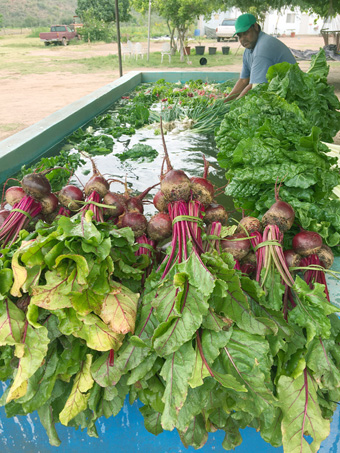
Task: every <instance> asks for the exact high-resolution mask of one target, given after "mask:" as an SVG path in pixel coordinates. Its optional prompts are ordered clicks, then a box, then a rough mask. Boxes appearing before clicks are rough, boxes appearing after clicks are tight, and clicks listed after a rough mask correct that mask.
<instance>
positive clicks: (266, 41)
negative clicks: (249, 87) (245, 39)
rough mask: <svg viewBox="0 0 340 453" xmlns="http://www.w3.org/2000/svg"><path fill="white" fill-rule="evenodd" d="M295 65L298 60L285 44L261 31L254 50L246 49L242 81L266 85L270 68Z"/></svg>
mask: <svg viewBox="0 0 340 453" xmlns="http://www.w3.org/2000/svg"><path fill="white" fill-rule="evenodd" d="M284 61H286V62H287V63H291V64H294V63H296V60H295V58H294V56H293V54H292V53H291V51H290V50H289V49H288V47H287V46H286V45H285V44H283V42H281V41H279V40H278V39H276V38H274V37H273V36H270V35H267V34H266V33H264V32H262V31H260V33H259V36H258V38H257V41H256V45H255V47H254V49H245V51H244V54H243V67H242V71H241V79H248V78H249V79H250V80H249V83H266V82H267V79H266V74H267V71H268V68H269V67H270V66H273V65H274V64H277V63H282V62H284Z"/></svg>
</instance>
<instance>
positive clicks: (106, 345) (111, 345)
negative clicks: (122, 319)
mask: <svg viewBox="0 0 340 453" xmlns="http://www.w3.org/2000/svg"><path fill="white" fill-rule="evenodd" d="M78 319H79V320H80V321H82V323H83V326H82V328H81V329H80V330H77V331H74V332H73V335H74V336H75V337H79V338H83V339H84V340H85V341H86V344H87V346H88V347H89V348H91V349H95V350H97V351H109V350H110V349H114V350H115V351H116V350H118V349H119V348H120V346H121V345H122V342H123V339H124V336H123V335H121V334H118V333H116V332H112V330H111V329H110V328H109V327H108V326H107V325H106V324H105V323H104V322H103V321H102V320H101V319H99V318H98V316H96V315H93V314H91V313H90V314H88V315H86V316H80V315H79V316H78Z"/></svg>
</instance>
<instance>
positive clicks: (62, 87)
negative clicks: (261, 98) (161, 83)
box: [0, 36, 340, 148]
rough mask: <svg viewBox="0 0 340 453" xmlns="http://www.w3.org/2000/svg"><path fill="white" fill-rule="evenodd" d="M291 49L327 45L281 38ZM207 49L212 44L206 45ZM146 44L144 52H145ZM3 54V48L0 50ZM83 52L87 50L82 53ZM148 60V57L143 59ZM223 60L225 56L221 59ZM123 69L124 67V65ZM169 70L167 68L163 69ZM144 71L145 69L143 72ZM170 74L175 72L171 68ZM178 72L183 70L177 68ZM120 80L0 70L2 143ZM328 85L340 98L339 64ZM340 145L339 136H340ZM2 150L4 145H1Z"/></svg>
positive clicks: (102, 49)
mask: <svg viewBox="0 0 340 453" xmlns="http://www.w3.org/2000/svg"><path fill="white" fill-rule="evenodd" d="M281 40H282V41H283V42H285V44H286V45H288V47H290V48H293V49H302V50H305V49H314V50H318V49H319V48H320V47H322V46H323V45H324V43H323V39H322V38H321V37H318V36H315V37H311V36H309V37H295V38H291V37H286V38H281ZM212 43H213V44H214V45H215V46H217V48H218V50H219V51H221V47H222V45H225V43H216V41H211V43H210V45H211V44H212ZM204 44H205V45H209V43H206V42H204ZM228 45H230V47H231V51H232V52H236V50H237V49H238V48H239V44H238V43H230V44H228ZM146 46H147V45H146V43H144V48H146ZM76 47H77V46H72V45H70V46H68V47H60V48H58V50H57V49H55V50H57V54H59V55H62V56H63V57H65V56H66V57H67V58H68V59H71V58H72V56H74V58H76V57H77V58H79V55H77V51H78V49H77V48H76ZM161 48H162V43H156V42H152V43H151V46H150V51H151V52H155V51H160V50H161ZM0 50H1V48H0ZM82 50H84V49H82ZM110 54H111V55H112V54H117V46H116V44H96V45H95V44H91V45H90V46H88V49H87V51H86V58H90V57H93V56H106V55H110ZM27 56H28V57H30V56H31V57H34V56H40V57H44V58H46V59H49V58H50V59H51V58H55V57H56V53H55V52H53V55H51V51H50V49H49V48H45V47H43V46H42V47H41V49H40V48H39V49H37V48H34V49H32V50H31V49H27V52H26V57H27ZM144 58H145V56H144ZM221 58H222V55H221ZM300 66H301V68H302V69H307V68H308V67H309V62H300ZM123 68H124V64H123ZM164 69H166V65H164ZM240 69H241V65H240V64H238V65H232V66H229V67H228V66H226V65H221V66H218V67H217V66H214V67H211V68H209V65H207V66H204V68H203V70H204V71H239V70H240ZM143 70H144V69H143ZM148 70H150V71H152V70H156V71H157V70H159V68H154V69H153V68H148ZM171 70H176V68H172V69H171ZM177 70H183V68H178V69H177ZM188 70H197V71H200V70H201V68H192V67H190V65H189V64H188ZM118 77H119V70H118V68H116V69H113V70H110V71H100V72H97V73H89V74H73V73H71V72H70V73H67V72H48V73H44V74H24V75H23V74H21V73H19V72H15V71H6V70H2V69H1V67H0V140H3V139H5V138H7V137H9V136H11V135H13V134H15V133H17V132H19V131H20V130H22V129H24V128H26V127H28V126H30V125H32V124H34V123H36V122H37V121H39V120H41V119H43V118H45V117H46V116H48V115H50V114H51V113H53V112H55V111H57V110H59V109H61V108H62V107H65V106H66V105H68V104H70V103H72V102H74V101H76V100H77V99H80V98H81V97H83V96H85V95H87V94H89V93H91V92H92V91H94V90H96V89H98V88H100V87H102V86H104V85H106V84H108V83H110V82H112V81H113V80H115V79H117V78H118ZM329 83H330V84H332V85H334V87H335V91H336V94H337V96H338V97H340V63H335V64H332V65H331V68H330V75H329ZM339 141H340V136H339ZM0 148H1V144H0Z"/></svg>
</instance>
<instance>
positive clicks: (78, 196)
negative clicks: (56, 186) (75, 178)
mask: <svg viewBox="0 0 340 453" xmlns="http://www.w3.org/2000/svg"><path fill="white" fill-rule="evenodd" d="M58 199H59V201H60V203H61V204H62V205H63V206H64V207H65V208H67V209H69V210H71V211H77V210H78V209H80V208H81V204H80V203H79V201H83V200H84V194H83V191H82V190H81V189H79V187H77V186H73V185H71V184H68V185H66V186H65V187H63V188H62V189H61V191H60V192H59V193H58Z"/></svg>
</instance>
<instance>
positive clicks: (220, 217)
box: [204, 203, 228, 225]
mask: <svg viewBox="0 0 340 453" xmlns="http://www.w3.org/2000/svg"><path fill="white" fill-rule="evenodd" d="M204 222H205V223H206V224H207V225H211V224H212V223H213V222H220V223H221V224H222V225H227V223H228V213H227V211H226V210H225V209H224V207H223V206H222V205H220V204H216V203H212V204H211V205H209V206H208V207H207V209H206V210H205V216H204Z"/></svg>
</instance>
